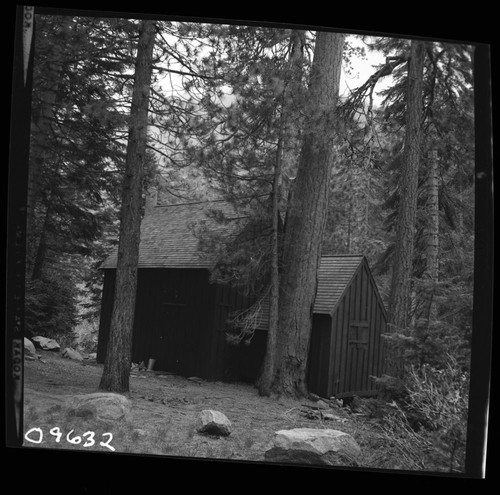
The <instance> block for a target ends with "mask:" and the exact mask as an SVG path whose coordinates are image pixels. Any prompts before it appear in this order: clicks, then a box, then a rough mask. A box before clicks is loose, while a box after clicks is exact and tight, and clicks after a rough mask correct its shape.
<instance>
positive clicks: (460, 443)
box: [405, 356, 469, 471]
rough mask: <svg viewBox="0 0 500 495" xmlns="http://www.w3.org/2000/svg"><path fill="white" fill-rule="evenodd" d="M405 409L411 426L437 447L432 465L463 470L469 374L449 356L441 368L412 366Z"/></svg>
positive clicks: (407, 385)
mask: <svg viewBox="0 0 500 495" xmlns="http://www.w3.org/2000/svg"><path fill="white" fill-rule="evenodd" d="M406 389H407V397H406V404H405V409H406V411H407V413H408V414H409V415H412V417H413V421H412V424H413V427H414V428H415V425H417V426H419V427H420V429H425V430H426V431H427V433H428V436H429V438H430V439H432V441H433V443H434V445H435V446H436V450H435V454H434V456H433V457H434V459H433V460H434V462H435V463H436V464H437V465H446V466H447V469H448V470H449V471H462V470H463V468H464V462H465V442H466V436H467V414H468V399H469V375H468V373H466V372H464V371H462V370H461V369H460V367H459V366H458V365H457V362H456V360H455V359H454V358H453V357H451V356H448V358H447V366H446V367H444V368H441V369H438V368H434V367H432V366H430V365H423V366H421V367H419V368H417V367H412V368H411V371H410V373H409V375H408V378H407V380H406Z"/></svg>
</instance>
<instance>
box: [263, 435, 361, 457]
mask: <svg viewBox="0 0 500 495" xmlns="http://www.w3.org/2000/svg"><path fill="white" fill-rule="evenodd" d="M360 453H361V449H360V447H359V445H358V444H357V443H356V441H355V440H354V438H352V436H351V435H349V434H348V433H344V432H342V431H338V430H331V429H316V428H294V429H291V430H280V431H277V432H276V433H275V435H274V439H273V442H272V446H271V447H270V448H269V449H268V450H267V451H266V452H265V459H266V461H270V462H285V463H301V464H320V465H329V466H338V465H350V466H355V465H356V458H357V457H358V456H359V455H360Z"/></svg>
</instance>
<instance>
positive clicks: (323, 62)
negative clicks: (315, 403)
mask: <svg viewBox="0 0 500 495" xmlns="http://www.w3.org/2000/svg"><path fill="white" fill-rule="evenodd" d="M343 43H344V35H343V34H335V33H328V32H318V34H317V38H316V47H315V54H314V61H313V66H312V72H311V81H310V89H309V101H308V104H309V107H308V109H307V111H308V114H307V116H306V121H305V126H304V137H303V141H302V149H301V154H300V159H299V167H298V173H297V178H296V180H295V185H294V191H293V194H292V196H291V198H290V202H289V205H288V209H287V221H286V226H285V238H284V250H283V271H282V274H281V280H280V291H279V323H278V338H277V347H276V369H275V375H274V380H273V391H275V392H276V393H278V394H283V395H295V396H301V395H304V394H306V393H307V383H306V371H307V357H308V353H309V341H310V334H311V324H312V309H313V304H314V299H315V295H316V285H317V280H316V277H317V269H318V264H319V259H320V255H321V241H322V236H323V230H324V225H325V220H326V212H327V202H328V194H327V192H328V183H329V178H330V173H331V166H332V153H333V141H334V136H335V133H336V131H335V121H334V113H335V108H336V104H337V98H338V90H339V79H340V68H341V62H342V51H343Z"/></svg>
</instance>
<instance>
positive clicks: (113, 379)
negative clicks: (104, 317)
mask: <svg viewBox="0 0 500 495" xmlns="http://www.w3.org/2000/svg"><path fill="white" fill-rule="evenodd" d="M155 29H156V26H155V22H154V21H149V20H144V21H142V22H141V25H140V28H139V44H138V49H137V61H136V66H135V78H134V89H133V94H132V106H131V110H130V123H129V138H128V145H127V157H126V162H125V177H124V181H123V190H122V207H121V214H120V215H121V216H120V241H119V245H118V261H117V267H116V285H115V287H116V288H115V294H114V300H113V312H112V316H111V327H110V336H109V341H108V344H107V352H106V358H105V362H104V370H103V374H102V378H101V382H100V385H99V388H100V389H101V390H108V391H113V392H119V393H120V392H128V390H129V375H130V364H131V353H132V332H133V324H134V309H135V298H136V287H137V265H138V261H139V241H140V227H141V209H142V204H141V203H142V202H141V198H142V182H143V173H144V160H145V155H146V138H147V123H148V103H149V91H150V84H151V73H152V58H153V47H154V38H155Z"/></svg>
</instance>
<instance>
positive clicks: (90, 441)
mask: <svg viewBox="0 0 500 495" xmlns="http://www.w3.org/2000/svg"><path fill="white" fill-rule="evenodd" d="M74 431H75V430H70V431H69V432H68V433H67V434H66V436H65V440H66V441H67V442H68V443H70V444H72V445H78V444H80V443H81V442H82V440H85V442H84V443H83V445H82V447H92V446H93V445H95V443H96V442H95V440H94V438H95V433H94V432H93V431H86V432H85V433H83V435H82V436H78V435H75V436H73V433H74ZM49 433H50V434H51V435H52V436H53V437H55V441H56V442H57V443H59V442H60V441H61V439H62V438H63V436H64V435H63V433H62V431H61V429H60V428H59V427H58V426H55V427H54V428H51V430H50V431H49ZM32 434H38V438H37V437H36V436H35V437H32V436H31V435H32ZM101 436H102V437H107V440H106V441H105V442H99V445H100V446H101V447H106V448H107V449H109V450H111V451H112V452H115V448H114V447H113V446H112V445H111V440H113V434H112V433H102V434H101ZM24 438H25V439H26V440H28V442H31V443H42V441H43V431H42V429H41V428H31V430H28V431H27V432H26V434H25V435H24Z"/></svg>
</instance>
